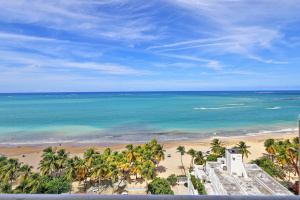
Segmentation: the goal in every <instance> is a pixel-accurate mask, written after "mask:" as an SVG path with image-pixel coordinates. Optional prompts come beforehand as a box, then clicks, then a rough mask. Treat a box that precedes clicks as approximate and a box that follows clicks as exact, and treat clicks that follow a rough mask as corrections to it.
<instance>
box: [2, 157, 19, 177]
mask: <svg viewBox="0 0 300 200" xmlns="http://www.w3.org/2000/svg"><path fill="white" fill-rule="evenodd" d="M21 164H22V163H20V162H19V159H17V158H10V159H8V161H7V164H6V165H5V166H3V170H4V171H5V173H6V174H5V176H4V179H3V180H4V181H7V180H9V179H10V181H11V182H12V181H13V180H14V179H15V178H16V177H15V174H16V172H17V171H19V170H20V167H21Z"/></svg>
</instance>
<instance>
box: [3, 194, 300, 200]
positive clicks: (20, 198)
mask: <svg viewBox="0 0 300 200" xmlns="http://www.w3.org/2000/svg"><path fill="white" fill-rule="evenodd" d="M0 199H1V200H29V199H30V200H53V199H54V200H60V199H64V200H68V199H69V200H81V199H87V200H94V199H95V200H96V199H101V200H121V199H125V200H127V199H128V200H138V199H141V200H148V199H163V200H194V199H195V200H196V199H197V200H198V199H199V200H216V199H218V200H296V199H297V200H299V196H215V195H209V196H208V195H205V196H204V195H201V196H200V195H56V194H1V195H0Z"/></svg>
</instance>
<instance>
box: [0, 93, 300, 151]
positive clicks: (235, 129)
mask: <svg viewBox="0 0 300 200" xmlns="http://www.w3.org/2000/svg"><path fill="white" fill-rule="evenodd" d="M299 113H300V91H289V92H287V91H285V92H278V91H277V92H253V91H251V92H132V93H131V92H114V93H39V94H0V145H1V146H5V145H8V146H9V145H27V144H28V145H47V144H76V145H85V144H114V143H123V142H144V141H148V140H149V139H151V138H153V137H156V138H158V139H159V140H160V141H174V140H193V139H195V138H196V139H200V138H209V137H214V136H218V137H229V136H242V135H256V134H257V135H258V134H263V133H271V132H282V133H284V132H286V131H291V130H293V129H295V128H296V127H297V123H298V121H297V119H298V115H299Z"/></svg>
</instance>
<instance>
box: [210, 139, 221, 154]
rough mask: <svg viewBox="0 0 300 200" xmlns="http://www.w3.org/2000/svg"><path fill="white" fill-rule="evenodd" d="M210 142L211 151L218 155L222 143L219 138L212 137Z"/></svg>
mask: <svg viewBox="0 0 300 200" xmlns="http://www.w3.org/2000/svg"><path fill="white" fill-rule="evenodd" d="M210 144H211V145H212V147H211V151H212V152H213V153H215V154H218V155H219V154H220V153H221V148H222V146H221V144H222V142H221V141H219V139H213V140H212V143H210Z"/></svg>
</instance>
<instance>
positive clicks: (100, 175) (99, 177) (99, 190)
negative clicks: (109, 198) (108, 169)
mask: <svg viewBox="0 0 300 200" xmlns="http://www.w3.org/2000/svg"><path fill="white" fill-rule="evenodd" d="M100 182H101V175H100V176H99V180H98V193H100ZM102 189H103V188H102Z"/></svg>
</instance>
